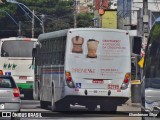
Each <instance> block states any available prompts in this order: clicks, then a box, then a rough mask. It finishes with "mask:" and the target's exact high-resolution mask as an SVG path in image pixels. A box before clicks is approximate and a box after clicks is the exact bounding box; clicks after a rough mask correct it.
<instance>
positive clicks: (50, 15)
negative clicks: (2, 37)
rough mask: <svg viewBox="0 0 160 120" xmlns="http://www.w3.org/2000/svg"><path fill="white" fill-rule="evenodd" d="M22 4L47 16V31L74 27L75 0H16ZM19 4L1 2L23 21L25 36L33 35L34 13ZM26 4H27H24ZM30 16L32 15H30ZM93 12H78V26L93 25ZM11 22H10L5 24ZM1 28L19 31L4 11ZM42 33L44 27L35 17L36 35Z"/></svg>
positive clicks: (45, 18) (9, 11)
mask: <svg viewBox="0 0 160 120" xmlns="http://www.w3.org/2000/svg"><path fill="white" fill-rule="evenodd" d="M16 1H17V2H19V3H20V4H19V5H20V6H21V7H22V8H23V9H24V10H26V11H27V9H26V8H25V7H27V8H29V9H30V10H31V11H32V10H34V11H35V15H36V16H37V17H38V18H39V19H41V20H42V15H44V16H45V17H44V18H43V20H44V28H45V32H51V31H55V30H60V29H67V28H73V25H74V16H73V2H74V1H73V0H68V1H64V0H16ZM19 5H18V4H14V3H5V4H0V8H1V9H2V10H5V11H7V12H8V13H9V14H10V15H12V16H13V18H14V19H15V20H16V21H17V22H19V21H21V22H22V33H23V35H24V36H27V37H31V29H32V28H31V27H32V24H31V18H32V13H30V12H29V11H27V13H25V12H24V11H23V10H22V8H20V6H19ZM23 5H25V6H23ZM29 16H30V17H29ZM92 18H93V14H90V13H81V14H77V27H89V26H93V21H92ZM6 21H7V22H9V21H10V22H9V24H8V23H7V24H4V23H6ZM0 24H3V25H1V27H0V30H5V29H7V30H13V31H15V30H16V31H18V27H17V26H15V24H13V21H11V19H9V18H8V16H7V15H6V14H5V13H4V12H0ZM41 33H42V27H41V25H40V22H39V21H38V20H37V19H36V18H35V36H36V37H38V35H39V34H41Z"/></svg>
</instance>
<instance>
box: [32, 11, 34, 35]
mask: <svg viewBox="0 0 160 120" xmlns="http://www.w3.org/2000/svg"><path fill="white" fill-rule="evenodd" d="M32 38H34V10H33V14H32Z"/></svg>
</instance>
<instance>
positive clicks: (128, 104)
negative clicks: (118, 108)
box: [124, 98, 141, 107]
mask: <svg viewBox="0 0 160 120" xmlns="http://www.w3.org/2000/svg"><path fill="white" fill-rule="evenodd" d="M124 105H127V106H132V107H141V103H132V101H131V98H130V99H129V100H128V101H127V102H126V103H125V104H124Z"/></svg>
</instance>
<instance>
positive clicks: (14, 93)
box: [0, 75, 21, 112]
mask: <svg viewBox="0 0 160 120" xmlns="http://www.w3.org/2000/svg"><path fill="white" fill-rule="evenodd" d="M20 103H21V100H20V92H19V89H18V87H17V85H16V83H15V81H14V79H13V78H12V77H11V76H3V75H2V76H0V112H19V111H20Z"/></svg>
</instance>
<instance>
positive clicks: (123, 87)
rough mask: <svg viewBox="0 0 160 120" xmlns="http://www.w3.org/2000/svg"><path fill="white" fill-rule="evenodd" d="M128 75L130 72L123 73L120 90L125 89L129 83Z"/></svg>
mask: <svg viewBox="0 0 160 120" xmlns="http://www.w3.org/2000/svg"><path fill="white" fill-rule="evenodd" d="M130 76H131V73H126V74H125V77H124V80H123V83H122V85H121V89H122V90H125V89H127V87H128V85H129V81H130Z"/></svg>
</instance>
